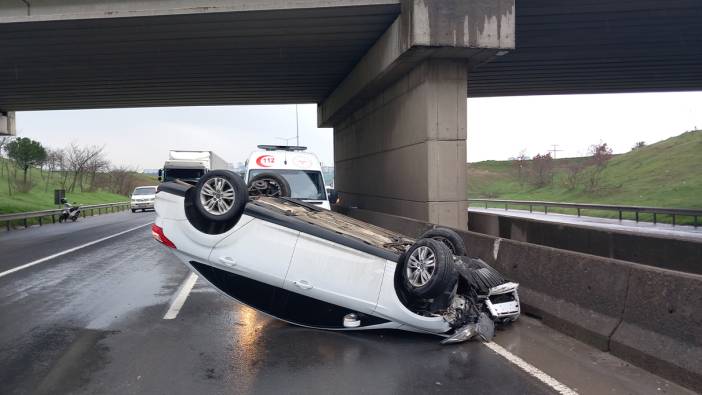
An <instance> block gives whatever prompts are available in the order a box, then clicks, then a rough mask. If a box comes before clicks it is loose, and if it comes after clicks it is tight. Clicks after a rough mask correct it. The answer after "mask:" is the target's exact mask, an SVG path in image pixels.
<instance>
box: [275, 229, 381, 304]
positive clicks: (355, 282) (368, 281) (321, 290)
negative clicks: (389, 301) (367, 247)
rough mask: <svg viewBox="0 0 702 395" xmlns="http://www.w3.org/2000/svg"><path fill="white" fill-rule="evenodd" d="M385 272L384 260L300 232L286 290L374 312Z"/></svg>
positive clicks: (286, 281) (287, 278) (287, 277)
mask: <svg viewBox="0 0 702 395" xmlns="http://www.w3.org/2000/svg"><path fill="white" fill-rule="evenodd" d="M384 270H385V259H383V258H379V257H375V256H373V255H370V254H367V253H365V252H362V251H358V250H355V249H353V248H349V247H346V246H342V245H340V244H336V243H333V242H330V241H327V240H323V239H321V238H318V237H314V236H311V235H308V234H305V233H300V236H299V238H298V240H297V245H296V246H295V251H294V253H293V257H292V261H291V262H290V268H289V269H288V274H287V276H286V278H285V285H284V288H285V289H286V290H289V291H292V292H295V293H299V294H302V295H305V296H309V297H311V298H314V299H318V300H322V301H325V302H328V303H331V304H334V305H337V306H342V307H344V308H347V309H350V310H354V311H358V312H361V313H372V312H373V310H374V309H375V306H376V305H377V302H378V295H379V293H380V285H381V283H382V279H383V272H384Z"/></svg>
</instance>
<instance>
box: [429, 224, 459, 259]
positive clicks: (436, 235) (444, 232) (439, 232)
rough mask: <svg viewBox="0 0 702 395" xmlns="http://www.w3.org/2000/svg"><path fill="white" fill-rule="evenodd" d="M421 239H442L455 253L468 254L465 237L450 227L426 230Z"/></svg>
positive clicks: (457, 254)
mask: <svg viewBox="0 0 702 395" xmlns="http://www.w3.org/2000/svg"><path fill="white" fill-rule="evenodd" d="M420 239H434V240H436V241H440V242H442V243H444V244H445V245H446V247H448V248H449V250H451V252H452V253H453V255H456V256H468V249H467V248H466V243H465V242H463V238H462V237H461V236H460V235H459V234H458V233H456V232H455V231H453V230H451V229H448V228H434V229H431V230H428V231H426V232H425V233H424V234H423V235H422V236H420Z"/></svg>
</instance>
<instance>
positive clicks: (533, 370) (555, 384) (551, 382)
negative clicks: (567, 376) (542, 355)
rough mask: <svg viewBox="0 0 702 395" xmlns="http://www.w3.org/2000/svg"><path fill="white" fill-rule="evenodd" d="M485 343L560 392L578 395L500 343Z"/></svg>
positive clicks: (565, 394)
mask: <svg viewBox="0 0 702 395" xmlns="http://www.w3.org/2000/svg"><path fill="white" fill-rule="evenodd" d="M483 344H484V345H485V346H486V347H487V348H489V349H491V350H492V351H494V352H496V353H497V354H499V355H501V356H502V357H504V358H505V359H507V360H508V361H510V362H512V363H513V364H515V365H517V366H518V367H519V368H521V369H522V370H524V371H525V372H527V373H529V374H530V375H531V376H533V377H536V378H537V379H538V380H539V381H541V382H542V383H544V384H546V385H548V386H549V387H551V388H553V389H554V390H556V392H558V393H559V394H563V395H578V393H577V392H576V391H575V390H573V389H571V388H570V387H568V386H566V385H565V384H563V383H561V382H560V381H558V380H556V379H554V378H553V377H551V376H549V375H548V374H546V373H544V372H542V371H541V370H540V369H539V368H537V367H536V366H534V365H532V364H530V363H528V362H526V361H525V360H523V359H521V358H519V357H518V356H516V355H514V354H512V353H511V352H509V351H507V350H505V349H504V348H503V347H502V346H500V345H499V344H497V343H495V342H489V343H483Z"/></svg>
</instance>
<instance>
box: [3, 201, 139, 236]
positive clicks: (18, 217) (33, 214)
mask: <svg viewBox="0 0 702 395" xmlns="http://www.w3.org/2000/svg"><path fill="white" fill-rule="evenodd" d="M128 209H129V202H117V203H105V204H92V205H86V206H80V211H81V216H82V217H83V218H85V217H86V213H87V212H88V210H90V215H91V216H93V215H95V211H96V210H97V212H98V215H100V214H102V212H103V210H104V212H105V213H108V212H113V213H114V212H115V211H122V210H128ZM62 211H63V209H52V210H42V211H27V212H24V213H11V214H0V222H5V227H6V229H7V230H8V231H9V230H12V222H13V221H23V222H24V227H25V228H26V227H27V225H28V220H29V219H32V218H38V219H39V226H41V225H43V222H44V221H43V219H44V218H47V217H51V223H56V218H57V217H58V216H59V215H61V212H62Z"/></svg>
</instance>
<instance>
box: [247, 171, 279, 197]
mask: <svg viewBox="0 0 702 395" xmlns="http://www.w3.org/2000/svg"><path fill="white" fill-rule="evenodd" d="M247 187H248V192H249V196H251V197H254V196H271V197H290V184H288V182H287V181H286V180H285V178H283V177H281V176H280V175H278V174H275V173H261V174H259V175H257V176H255V177H253V178H251V179H250V180H249V185H248V186H247Z"/></svg>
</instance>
